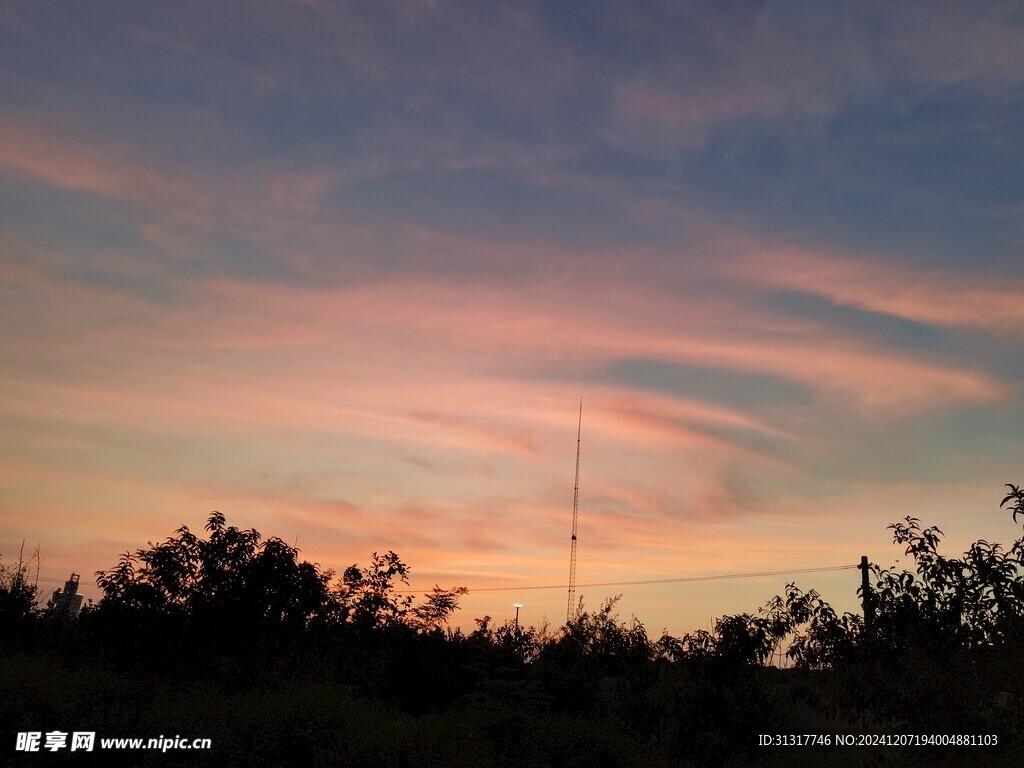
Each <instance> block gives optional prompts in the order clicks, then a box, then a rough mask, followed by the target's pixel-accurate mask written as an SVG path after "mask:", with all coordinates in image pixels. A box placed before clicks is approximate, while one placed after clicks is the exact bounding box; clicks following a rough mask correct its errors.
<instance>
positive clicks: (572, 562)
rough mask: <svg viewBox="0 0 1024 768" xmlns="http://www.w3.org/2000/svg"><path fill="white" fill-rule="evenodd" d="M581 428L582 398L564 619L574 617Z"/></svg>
mask: <svg viewBox="0 0 1024 768" xmlns="http://www.w3.org/2000/svg"><path fill="white" fill-rule="evenodd" d="M582 429H583V398H582V397H581V398H580V419H579V423H578V424H577V425H576V485H575V487H574V488H573V492H572V549H571V550H570V551H569V608H568V610H567V611H566V614H565V621H566V623H569V622H570V621H572V620H573V619H574V618H576V609H577V605H576V519H577V516H578V514H579V507H580V434H581V431H582Z"/></svg>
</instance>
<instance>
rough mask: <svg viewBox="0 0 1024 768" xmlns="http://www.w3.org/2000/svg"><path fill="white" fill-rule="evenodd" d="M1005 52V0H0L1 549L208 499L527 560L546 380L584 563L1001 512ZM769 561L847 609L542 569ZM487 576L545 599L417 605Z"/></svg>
mask: <svg viewBox="0 0 1024 768" xmlns="http://www.w3.org/2000/svg"><path fill="white" fill-rule="evenodd" d="M1022 51H1024V11H1022V9H1021V5H1020V3H1016V2H1010V3H995V2H993V3H983V4H967V3H963V2H959V1H957V2H949V3H933V2H927V3H926V2H920V3H899V4H893V3H882V2H879V3H870V2H868V3H856V4H854V3H820V2H809V1H808V2H734V3H722V4H720V3H682V2H630V3H622V2H619V3H606V2H598V1H595V2H586V3H572V2H544V3H538V2H521V3H489V2H484V3H469V2H467V3H454V2H446V1H445V0H433V1H431V0H418V1H414V0H395V1H394V2H385V0H368V1H367V2H339V3H334V2H329V1H328V0H303V1H301V2H299V1H295V2H270V1H269V0H267V1H266V2H247V3H234V2H221V1H218V2H215V3H210V2H182V1H181V0H176V1H175V2H162V3H161V2H147V3H137V2H128V1H125V2H99V1H98V0H97V1H96V2H88V3H52V2H38V1H37V0H33V1H31V2H19V1H18V0H12V1H9V2H5V3H3V4H2V5H0V329H2V332H0V555H2V562H4V563H10V562H11V559H12V557H14V556H16V555H17V551H18V548H19V546H20V544H21V542H22V541H23V540H24V541H25V542H26V546H27V547H28V548H30V549H31V548H34V547H35V546H36V545H37V544H38V546H39V548H40V550H41V552H42V555H43V564H42V569H41V572H40V573H41V575H42V576H43V577H44V578H46V579H64V578H66V576H67V575H68V574H69V573H70V572H71V571H72V570H74V571H77V572H78V573H81V574H84V576H83V583H84V582H86V581H89V582H91V581H92V579H93V576H92V574H93V572H94V571H96V570H98V569H100V568H108V567H110V566H112V565H113V564H114V563H115V562H116V561H117V558H118V555H119V554H120V553H122V552H124V551H125V550H128V549H136V548H138V547H141V546H144V545H145V544H146V542H147V541H158V540H161V539H163V538H165V537H166V536H168V535H170V534H171V533H172V532H173V531H174V529H175V528H177V527H178V526H179V525H181V524H183V523H184V524H187V525H188V526H189V527H191V528H193V529H195V530H198V529H201V528H202V526H203V524H204V522H205V520H206V518H207V516H208V515H209V513H210V512H211V511H212V510H220V511H222V512H224V513H225V514H226V515H227V518H228V522H229V523H232V524H235V525H238V526H240V527H245V528H249V527H255V528H257V529H258V530H260V531H261V532H262V533H263V534H265V535H276V536H279V537H281V538H283V539H285V540H287V541H288V542H289V543H295V542H296V541H297V543H298V546H299V548H300V549H301V550H302V555H303V556H304V557H305V558H308V559H310V560H314V561H316V562H319V563H321V564H322V565H323V566H324V567H333V568H337V569H343V568H344V567H346V566H347V565H350V564H352V563H353V562H358V563H360V564H365V563H366V562H367V561H368V560H369V557H370V553H371V552H373V551H386V550H389V549H392V550H395V551H397V552H398V553H399V554H400V555H401V557H402V558H403V560H405V561H406V562H407V563H408V564H410V566H411V567H412V584H413V587H415V588H418V589H429V588H430V587H431V586H433V585H434V584H435V583H439V584H441V585H442V586H454V585H465V586H468V587H470V588H493V587H508V586H513V587H515V586H528V585H549V584H565V583H566V580H567V577H568V560H569V533H570V524H571V514H572V500H573V475H574V469H575V459H576V455H575V451H576V429H577V415H578V407H579V402H580V398H581V397H582V400H583V419H582V455H581V459H580V497H579V505H580V518H579V555H578V557H579V565H578V580H579V582H581V583H584V584H585V583H589V582H608V581H631V580H642V579H664V578H672V577H685V576H703V575H708V574H716V573H717V574H720V573H733V572H749V571H766V570H782V569H789V568H809V567H818V566H832V565H848V564H853V563H855V562H857V561H858V560H859V558H860V555H861V554H867V555H868V556H869V557H871V559H872V560H874V561H876V562H881V563H883V564H891V563H893V562H894V561H895V560H896V559H897V558H903V555H902V553H901V552H900V551H898V550H897V549H896V548H894V547H893V545H892V544H891V535H890V533H889V532H887V531H886V530H885V526H886V525H888V524H889V523H891V522H893V521H896V520H898V519H901V518H902V517H903V516H905V515H915V516H918V517H920V518H922V520H923V521H924V522H926V523H928V524H935V525H938V526H939V527H940V528H942V529H943V530H944V531H945V532H946V534H947V543H948V546H947V548H946V549H947V551H948V552H949V553H951V554H955V553H959V552H961V551H962V550H963V548H964V547H966V545H967V544H968V543H969V542H970V541H973V540H975V539H977V538H986V539H988V540H995V541H1001V542H1009V541H1011V540H1012V539H1014V538H1016V536H1017V535H1019V534H1020V527H1019V524H1018V525H1017V526H1014V524H1013V523H1012V521H1011V520H1010V516H1009V514H1008V513H1006V512H1005V511H1001V510H999V507H998V504H999V501H1000V500H1001V498H1002V491H1003V484H1004V483H1011V482H1012V483H1021V482H1024V467H1022V461H1021V459H1022V455H1024V454H1022V449H1024V441H1022V435H1024V412H1022V392H1021V386H1020V380H1021V375H1022V373H1024V300H1022V296H1024V275H1022V269H1024V55H1022ZM794 578H795V579H796V581H797V583H798V584H800V585H801V586H803V587H805V588H808V587H817V588H818V589H819V590H820V591H821V592H822V593H823V594H824V596H825V597H826V598H828V599H830V600H832V601H833V602H834V603H835V604H836V606H837V607H839V608H840V609H841V610H854V609H855V608H856V598H855V594H854V591H855V589H856V586H857V584H858V574H857V572H856V571H845V572H838V573H823V574H810V575H806V576H800V577H786V576H781V577H774V578H767V577H766V578H757V579H745V580H736V581H716V582H703V583H695V584H669V585H662V586H645V587H621V588H599V589H587V588H581V589H580V590H579V594H582V595H583V596H584V597H585V598H586V601H587V604H588V605H590V606H596V605H597V604H598V603H599V602H600V601H601V600H602V599H603V598H604V597H606V596H608V595H611V594H615V593H618V592H622V593H623V595H624V596H623V598H622V602H621V603H620V606H619V608H620V614H621V615H623V616H624V617H625V618H627V619H628V617H629V616H631V615H635V616H636V617H637V618H638V619H639V620H640V621H642V622H643V623H644V624H645V625H646V626H647V627H648V629H649V630H650V631H651V632H652V634H655V633H658V632H660V631H661V630H662V629H663V628H665V629H668V630H669V631H670V632H673V633H677V634H678V633H681V632H685V631H690V630H693V629H697V628H704V627H706V626H707V624H708V622H709V618H710V617H712V616H719V615H722V614H724V613H734V612H740V611H753V610H755V609H756V608H757V607H758V606H760V605H762V604H763V603H764V602H765V601H766V600H767V599H769V598H770V597H771V596H772V595H774V594H776V593H777V592H778V591H779V590H781V589H782V588H783V587H784V585H785V583H786V582H787V581H790V580H792V579H794ZM55 585H56V583H55V582H49V581H47V582H45V583H41V586H42V587H43V588H44V590H49V589H51V588H52V587H53V586H55ZM85 592H86V594H87V595H89V596H95V595H96V591H95V588H94V587H91V586H90V587H89V588H88V589H86V590H85ZM514 602H521V603H524V604H525V607H524V608H523V610H522V613H521V619H522V620H523V621H524V622H526V623H532V624H538V623H540V622H541V621H542V620H543V619H544V618H545V617H546V618H547V619H548V620H549V621H550V622H551V623H552V624H553V625H556V626H557V625H558V624H559V623H561V622H562V621H564V619H565V611H566V594H565V591H564V590H546V591H545V590H537V591H526V590H511V591H507V592H478V593H475V594H473V593H471V594H470V595H469V596H468V597H467V598H466V599H465V600H464V602H463V606H464V607H463V610H462V611H461V612H460V614H459V616H458V618H457V621H456V623H458V624H461V625H463V626H466V627H471V626H472V625H473V622H472V619H473V618H474V617H477V616H482V615H484V614H485V613H486V614H490V615H492V616H494V617H495V618H497V619H499V620H504V619H505V618H509V617H510V616H511V615H512V614H513V613H514V608H512V603H514Z"/></svg>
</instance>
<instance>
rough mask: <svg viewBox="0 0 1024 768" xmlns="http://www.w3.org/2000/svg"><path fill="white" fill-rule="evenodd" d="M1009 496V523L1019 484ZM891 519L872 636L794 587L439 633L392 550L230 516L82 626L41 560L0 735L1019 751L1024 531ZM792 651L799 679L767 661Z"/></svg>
mask: <svg viewBox="0 0 1024 768" xmlns="http://www.w3.org/2000/svg"><path fill="white" fill-rule="evenodd" d="M1008 488H1009V489H1010V494H1009V495H1008V496H1007V497H1006V499H1004V501H1003V506H1008V507H1009V509H1010V511H1011V512H1012V514H1013V518H1014V520H1015V521H1016V518H1017V517H1019V516H1020V515H1021V514H1024V493H1022V492H1021V490H1020V489H1018V488H1017V487H1015V486H1008ZM890 529H891V530H892V532H893V539H894V541H895V543H896V544H897V545H898V546H901V547H903V548H904V550H905V552H906V554H907V555H908V556H910V557H911V558H912V559H913V562H914V570H913V571H897V570H895V569H882V568H879V567H877V566H873V571H872V573H873V583H872V585H871V590H870V594H869V595H868V596H867V598H868V599H870V600H872V605H873V607H874V622H873V623H872V626H871V628H870V631H869V630H868V629H867V628H866V627H865V624H864V621H863V619H862V618H861V617H860V616H857V615H853V614H844V615H838V614H837V613H836V612H835V611H834V610H833V609H832V607H831V606H829V605H828V604H827V603H826V602H825V601H823V600H822V598H821V596H820V595H819V594H818V593H817V592H815V591H814V590H810V591H806V592H805V591H803V590H801V589H799V588H798V587H797V586H796V585H794V584H790V585H788V586H787V588H786V590H785V593H784V594H783V595H779V596H777V597H774V598H772V599H771V600H769V601H768V602H767V603H766V604H765V606H764V607H763V608H761V609H760V610H758V611H756V612H754V613H744V614H738V615H734V616H724V617H722V618H721V619H719V620H718V621H717V622H715V624H714V628H713V630H712V631H698V632H694V633H692V634H688V635H684V636H682V637H673V636H670V635H667V634H663V635H662V636H661V637H660V639H658V640H657V641H652V640H651V639H650V637H649V636H648V634H647V631H646V629H645V628H644V627H643V626H642V625H641V624H640V623H639V622H636V621H633V622H631V623H629V624H626V623H624V622H622V621H620V620H619V618H618V617H617V616H616V613H615V606H616V601H617V598H612V599H609V600H607V601H605V602H604V603H603V604H602V605H601V606H600V607H599V608H598V609H597V610H587V609H586V606H584V605H583V603H582V601H581V603H580V607H579V608H580V609H579V611H578V612H577V615H576V618H574V619H573V620H572V621H570V622H568V623H567V624H566V625H564V626H563V627H561V628H560V629H559V630H557V631H550V630H549V628H547V627H542V628H535V627H523V626H520V625H518V624H516V623H513V622H505V623H504V624H501V625H499V626H495V625H494V623H493V622H492V620H491V619H490V617H484V618H482V619H478V620H477V622H476V623H477V627H476V629H475V630H474V631H472V632H471V633H469V634H463V633H462V632H460V631H459V630H450V629H447V628H446V622H447V620H448V619H449V617H450V616H451V615H452V613H453V612H454V611H455V610H456V609H457V606H458V599H459V598H460V597H461V596H462V595H464V594H465V593H466V590H465V589H463V588H455V589H442V588H440V587H436V586H435V588H434V589H433V590H432V591H431V592H430V593H429V594H428V595H427V596H426V598H425V599H423V600H421V601H420V602H416V601H415V600H414V599H413V598H412V597H410V596H409V595H407V594H403V591H404V590H407V589H408V585H409V568H408V566H407V565H406V564H405V563H403V562H402V560H401V559H400V558H399V556H398V555H397V554H396V553H394V552H386V553H384V554H378V553H374V554H373V555H372V557H371V560H370V563H369V565H368V566H366V567H362V568H361V567H358V566H356V565H352V566H350V567H349V568H347V569H345V570H344V572H342V574H341V575H340V576H336V575H335V574H334V573H332V572H331V571H326V570H323V569H321V568H320V567H319V566H317V565H316V564H313V563H308V562H305V561H303V560H301V559H300V558H299V553H298V551H297V550H296V549H295V548H294V547H291V546H289V545H287V544H286V543H285V542H283V541H281V540H280V539H276V538H269V539H263V538H262V537H261V535H260V534H259V533H258V532H256V531H254V530H242V529H238V528H236V527H234V526H229V525H228V524H227V521H226V520H225V518H224V516H223V515H220V514H216V513H215V514H214V515H213V516H212V517H211V518H210V520H209V522H208V524H207V526H206V532H205V536H196V535H194V534H193V533H192V532H190V531H189V530H188V529H187V528H185V527H182V528H180V529H179V530H178V531H176V532H175V535H174V536H172V537H171V538H168V539H167V540H166V541H164V542H162V543H159V544H150V545H149V547H148V548H146V549H140V550H138V551H136V552H135V553H128V554H125V555H124V556H122V558H121V559H120V561H119V563H118V564H117V565H115V566H114V567H113V568H111V569H110V570H108V571H103V572H100V573H98V574H97V577H98V579H97V583H98V585H99V586H100V588H101V590H102V592H103V597H102V599H101V600H100V601H99V602H98V603H97V604H96V605H95V606H91V607H87V609H86V610H84V611H83V614H82V616H81V619H80V620H79V621H67V620H64V619H62V618H61V617H59V616H56V615H54V614H53V613H49V614H48V613H47V612H46V611H41V610H38V609H37V608H36V607H35V592H34V588H32V587H30V586H29V585H28V582H27V581H26V578H27V568H26V567H25V566H24V563H22V564H21V565H19V566H16V567H14V568H13V570H12V569H11V568H8V569H4V570H3V571H2V572H0V618H2V620H3V621H4V622H5V626H12V627H14V626H16V627H18V628H20V629H19V631H18V632H7V633H5V634H4V635H3V636H0V653H2V654H4V655H5V656H6V658H7V659H8V662H7V663H6V664H5V665H4V666H3V667H0V686H2V689H3V690H4V691H5V692H6V693H5V696H4V697H3V698H0V721H4V722H8V723H10V724H11V728H12V730H13V731H17V730H37V729H39V727H63V728H65V729H71V728H74V727H77V726H78V725H79V724H83V725H84V724H88V727H89V729H90V730H97V731H105V732H106V733H107V735H119V734H120V735H142V734H161V733H165V732H167V731H169V730H173V731H175V732H178V733H192V734H195V735H197V736H208V737H210V738H212V739H213V741H214V744H215V750H214V751H213V752H211V753H209V754H205V755H198V754H192V755H189V760H188V761H186V762H184V763H179V764H189V765H206V764H208V765H218V766H224V765H267V766H270V765H292V764H302V765H313V766H316V765H325V766H327V765H356V764H358V765H394V766H440V765H445V766H447V765H455V766H458V765H474V766H477V765H495V766H591V765H593V766H690V765H701V766H703V765H814V764H834V763H835V760H834V758H835V757H836V755H837V753H836V751H835V750H833V751H832V753H831V757H829V756H828V755H824V756H823V755H820V754H817V753H814V752H804V753H799V754H797V753H793V752H785V751H778V750H775V751H773V750H767V749H761V748H758V745H757V741H756V738H757V735H758V734H761V733H809V732H823V733H857V732H868V733H899V732H907V731H911V732H917V733H929V732H931V733H975V734H984V733H997V734H999V736H1000V738H1001V743H1002V745H1003V746H1002V748H1000V749H999V750H995V749H990V750H987V751H985V752H984V753H977V752H972V753H970V755H968V756H967V759H968V761H969V762H975V758H976V757H979V756H980V757H983V758H984V762H986V763H987V764H989V765H1001V764H1015V763H1014V760H1016V759H1017V757H1018V756H1019V754H1020V751H1019V750H1020V747H1021V742H1020V737H1019V734H1020V733H1021V727H1022V725H1024V719H1022V713H1021V706H1020V703H1021V702H1022V701H1024V691H1022V690H1021V684H1020V683H1019V682H1018V680H1019V669H1020V668H1021V662H1022V661H1024V655H1022V652H1021V649H1022V647H1024V634H1022V632H1024V627H1022V625H1024V589H1022V584H1024V580H1022V579H1024V577H1022V572H1024V540H1018V541H1017V542H1015V543H1014V544H1013V545H1012V546H1011V547H1010V548H1009V549H1008V550H1004V549H1003V548H1002V547H1001V546H1000V545H997V544H989V543H988V542H984V541H979V542H976V543H975V544H973V545H972V546H971V547H970V548H969V549H968V551H967V552H965V553H964V554H963V556H962V557H960V558H947V557H945V556H943V555H942V554H940V552H939V546H940V543H941V539H942V533H941V531H939V530H938V529H936V528H928V527H922V525H921V523H920V521H918V520H917V519H915V518H912V517H908V518H906V519H905V520H904V521H902V522H900V523H896V524H894V525H893V526H890ZM783 653H785V654H786V655H787V656H788V658H789V659H790V660H791V661H792V663H793V665H794V666H795V668H794V669H786V670H780V669H776V668H774V667H772V666H768V664H769V663H770V661H771V660H772V659H778V658H779V657H780V655H781V654H783ZM44 722H45V725H44ZM815 755H817V757H815ZM965 755H967V753H966V752H963V753H961V754H960V755H959V757H958V759H960V762H956V761H953V762H949V763H945V764H950V765H956V764H966V763H964V761H963V759H962V758H964V756H965ZM842 756H843V758H844V763H843V764H864V765H868V764H872V761H873V760H876V759H877V760H881V759H885V760H888V761H890V762H889V763H888V764H895V765H903V764H906V765H911V764H944V763H943V760H944V759H945V758H943V757H942V756H941V755H940V754H939V753H938V752H936V751H934V750H932V751H931V752H926V751H920V752H909V753H907V752H899V753H896V752H889V753H888V754H887V755H886V754H883V753H882V752H877V753H872V752H871V751H870V750H868V751H864V752H862V753H861V754H860V756H859V757H857V756H852V755H851V753H849V752H848V751H847V752H843V753H842ZM142 757H143V758H151V759H149V760H148V762H147V760H146V759H141V760H137V761H136V763H137V764H142V765H148V764H153V765H157V764H160V765H167V764H168V762H171V764H174V763H173V755H172V756H167V755H160V756H159V759H157V758H156V757H153V756H147V755H143V756H142ZM818 758H820V759H821V762H819V761H818ZM861 758H863V759H861ZM204 760H205V762H204ZM851 760H852V762H850V761H851ZM1001 761H1004V762H1001ZM80 762H81V764H83V765H86V764H88V763H87V762H85V761H84V760H83V761H80Z"/></svg>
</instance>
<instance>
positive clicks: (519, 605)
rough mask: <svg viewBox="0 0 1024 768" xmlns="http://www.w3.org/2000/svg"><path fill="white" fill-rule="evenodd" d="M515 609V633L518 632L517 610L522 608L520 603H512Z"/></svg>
mask: <svg viewBox="0 0 1024 768" xmlns="http://www.w3.org/2000/svg"><path fill="white" fill-rule="evenodd" d="M513 605H514V606H515V607H516V632H518V631H519V609H520V608H522V607H523V604H522V603H513Z"/></svg>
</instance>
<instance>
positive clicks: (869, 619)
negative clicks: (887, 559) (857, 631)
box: [857, 555, 875, 637]
mask: <svg viewBox="0 0 1024 768" xmlns="http://www.w3.org/2000/svg"><path fill="white" fill-rule="evenodd" d="M857 567H858V568H860V593H861V604H862V605H863V607H864V634H866V635H868V636H869V637H870V636H871V633H872V631H873V630H874V626H875V596H874V595H873V594H871V583H870V582H869V581H868V570H869V569H870V567H871V566H870V564H869V563H868V556H867V555H861V556H860V565H858V566H857Z"/></svg>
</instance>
